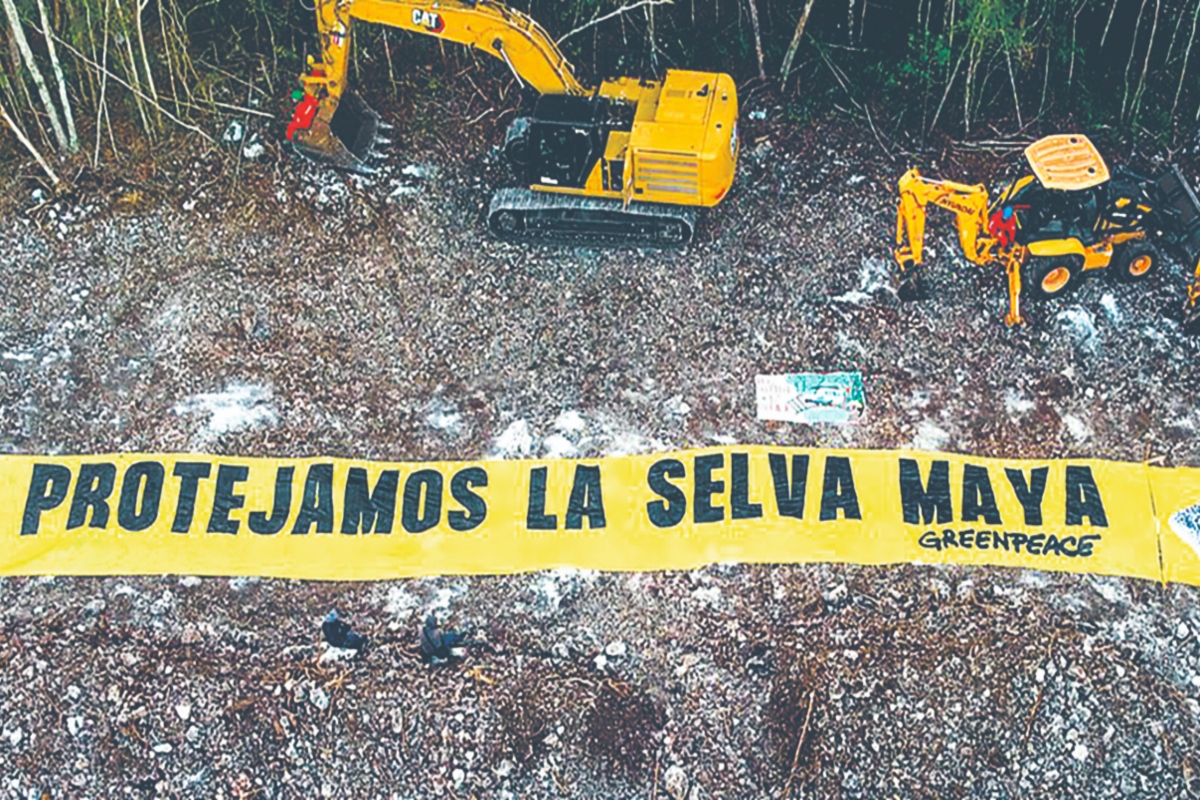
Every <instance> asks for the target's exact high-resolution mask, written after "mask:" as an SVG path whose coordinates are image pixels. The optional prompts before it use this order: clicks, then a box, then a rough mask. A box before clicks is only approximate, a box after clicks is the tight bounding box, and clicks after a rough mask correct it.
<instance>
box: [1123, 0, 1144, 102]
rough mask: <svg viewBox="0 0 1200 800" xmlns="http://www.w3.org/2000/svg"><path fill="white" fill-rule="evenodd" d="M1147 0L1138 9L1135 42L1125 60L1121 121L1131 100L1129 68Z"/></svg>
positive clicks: (1134, 28) (1135, 48)
mask: <svg viewBox="0 0 1200 800" xmlns="http://www.w3.org/2000/svg"><path fill="white" fill-rule="evenodd" d="M1146 2H1147V0H1142V7H1141V9H1139V10H1138V16H1137V23H1136V24H1135V25H1134V26H1133V43H1132V44H1131V45H1129V60H1128V61H1126V62H1125V77H1124V79H1123V80H1122V81H1121V83H1122V85H1123V86H1124V87H1125V91H1124V93H1123V94H1122V95H1121V121H1122V122H1124V121H1125V106H1126V104H1127V103H1128V102H1129V68H1130V67H1131V66H1133V54H1134V52H1135V51H1136V50H1137V37H1138V31H1139V30H1141V27H1142V14H1144V13H1145V11H1146Z"/></svg>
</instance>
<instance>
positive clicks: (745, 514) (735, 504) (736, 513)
mask: <svg viewBox="0 0 1200 800" xmlns="http://www.w3.org/2000/svg"><path fill="white" fill-rule="evenodd" d="M729 461H730V467H731V471H732V472H733V475H732V476H731V478H730V487H729V488H730V494H731V498H730V501H731V502H730V505H731V506H732V508H731V511H730V516H731V517H733V518H734V519H758V518H759V517H761V516H762V515H763V511H762V503H751V502H750V455H749V454H748V453H733V454H732V455H731V456H729Z"/></svg>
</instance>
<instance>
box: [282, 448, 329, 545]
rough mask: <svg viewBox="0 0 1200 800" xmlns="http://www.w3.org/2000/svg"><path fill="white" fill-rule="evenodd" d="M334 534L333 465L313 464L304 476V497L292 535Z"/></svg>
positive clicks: (301, 500)
mask: <svg viewBox="0 0 1200 800" xmlns="http://www.w3.org/2000/svg"><path fill="white" fill-rule="evenodd" d="M314 525H315V526H316V527H317V533H333V464H313V465H312V466H311V467H309V468H308V474H307V475H305V476H304V496H303V497H302V498H301V499H300V511H299V512H297V514H296V524H294V525H293V526H292V534H293V535H295V534H306V533H308V532H309V531H310V530H312V527H313V526H314Z"/></svg>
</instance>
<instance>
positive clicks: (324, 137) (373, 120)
mask: <svg viewBox="0 0 1200 800" xmlns="http://www.w3.org/2000/svg"><path fill="white" fill-rule="evenodd" d="M322 117H323V115H322V114H318V115H317V117H316V119H314V120H313V122H312V125H311V126H310V127H308V128H307V129H306V130H303V131H298V132H297V135H296V136H294V137H293V138H292V144H293V146H294V147H295V148H296V152H298V153H300V154H301V155H303V156H306V157H307V158H311V159H312V160H313V161H317V162H319V163H322V164H328V165H330V166H332V167H336V168H338V169H344V170H349V171H350V172H358V173H362V174H370V173H372V172H374V171H375V168H374V167H372V166H371V165H370V163H369V159H370V157H371V156H372V155H374V154H375V146H376V145H377V144H384V143H386V142H387V141H388V140H387V139H383V138H381V137H380V136H379V131H381V130H384V129H387V128H388V127H390V126H388V125H386V124H385V123H384V122H383V121H382V120H381V119H380V118H379V114H377V113H376V112H375V110H374V109H373V108H371V107H370V106H369V105H367V104H366V102H365V101H364V100H363V99H362V98H361V97H359V96H358V95H357V94H355V93H354V92H346V93H345V94H343V95H342V96H341V98H340V99H339V101H338V104H337V108H336V109H335V110H334V112H333V117H332V118H331V119H330V121H329V122H328V123H325V122H323V120H322Z"/></svg>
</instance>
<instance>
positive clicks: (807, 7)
mask: <svg viewBox="0 0 1200 800" xmlns="http://www.w3.org/2000/svg"><path fill="white" fill-rule="evenodd" d="M815 1H816V0H806V2H805V3H804V11H802V12H801V13H800V21H799V22H797V23H796V33H795V35H793V36H792V43H791V44H790V45H788V49H787V54H786V55H784V57H783V67H782V68H780V70H779V75H780V78H781V79H780V85H779V89H780V91H783V89H784V88H785V87H786V86H787V79H788V75H789V74H791V71H792V60H793V59H795V58H796V51H797V50H798V49H800V40H801V39H802V38H804V28H805V26H806V25H808V15H809V14H810V13H812V7H813V3H814V2H815Z"/></svg>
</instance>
